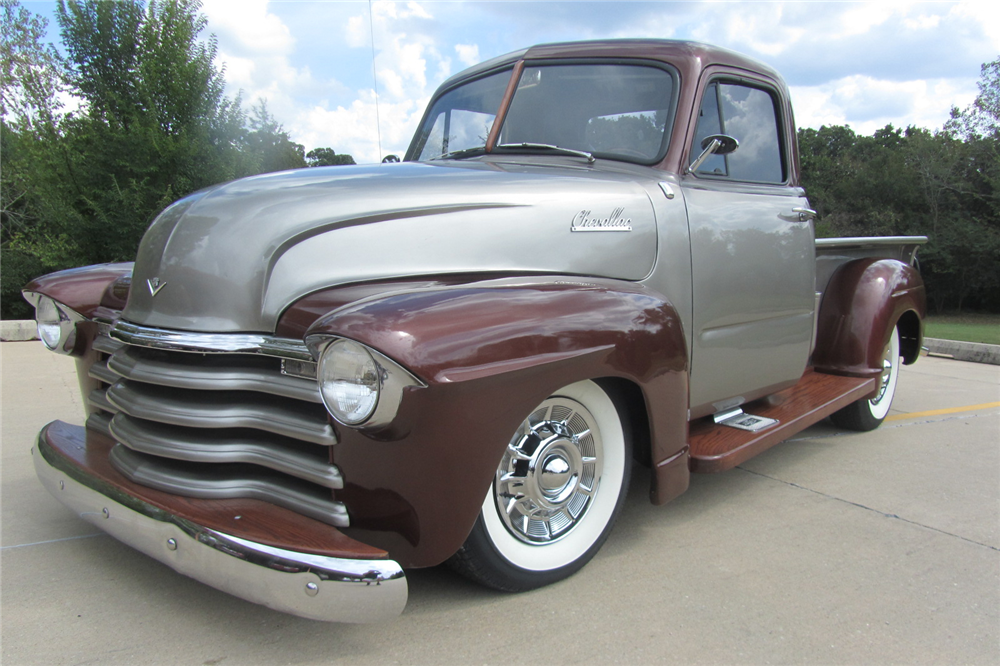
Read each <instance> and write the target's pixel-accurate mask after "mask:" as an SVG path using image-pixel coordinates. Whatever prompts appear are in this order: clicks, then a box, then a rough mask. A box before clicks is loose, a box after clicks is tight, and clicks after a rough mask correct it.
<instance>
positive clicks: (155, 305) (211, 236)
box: [124, 162, 656, 332]
mask: <svg viewBox="0 0 1000 666" xmlns="http://www.w3.org/2000/svg"><path fill="white" fill-rule="evenodd" d="M653 183H654V185H655V181H653ZM653 215H654V214H653V207H652V203H651V202H650V199H649V196H648V195H647V193H646V189H645V188H644V187H642V185H639V184H636V182H635V175H634V174H632V175H630V176H629V177H626V176H625V175H624V174H615V173H610V172H601V171H597V170H595V169H593V168H580V167H572V166H560V167H555V166H538V165H535V166H531V165H511V164H503V165H499V164H491V163H485V162H463V163H461V164H455V163H441V164H414V163H402V164H387V165H377V166H370V167H343V166H340V167H327V168H315V169H300V170H296V171H285V172H281V173H273V174H265V175H261V176H255V177H253V178H246V179H243V180H238V181H234V182H231V183H226V184H224V185H219V186H217V187H214V188H212V189H209V190H204V191H202V192H198V193H195V194H192V195H191V196H189V197H186V198H184V199H182V200H180V201H178V202H176V203H175V204H173V205H172V206H170V207H169V208H167V209H166V210H164V211H163V212H162V213H161V214H160V215H159V217H157V219H156V220H155V221H154V222H153V224H152V225H151V226H150V228H149V230H148V231H147V232H146V235H145V237H144V238H143V240H142V244H141V246H140V248H139V254H138V257H137V258H136V263H135V273H134V276H133V280H132V285H133V286H132V293H131V295H130V297H129V303H128V306H127V307H126V309H125V312H124V317H125V319H127V320H128V321H131V322H134V323H137V324H143V325H146V326H153V327H157V328H168V329H178V330H188V331H205V332H236V331H244V332H249V331H255V332H271V331H273V330H274V327H275V324H276V322H277V320H278V317H279V316H280V315H281V313H282V311H283V310H284V309H285V308H286V307H288V306H289V305H290V304H291V303H293V302H295V301H296V300H297V299H299V298H301V297H302V296H305V295H307V294H309V293H312V292H315V291H317V290H319V289H323V288H326V287H331V286H335V285H341V284H347V283H356V282H365V281H371V280H378V279H383V278H394V277H403V276H421V275H444V274H454V273H483V272H503V273H508V274H509V273H525V274H528V273H556V274H576V275H593V276H602V277H612V278H620V279H624V280H639V279H642V278H644V277H645V276H646V275H648V274H649V272H650V270H651V269H652V267H653V263H654V261H655V259H656V224H655V220H654V217H653ZM608 220H610V222H609V221H608ZM626 224H628V225H630V226H631V230H630V231H622V230H620V229H621V228H622V227H623V226H625V225H626ZM574 226H576V227H577V228H578V229H579V230H589V231H591V233H581V232H580V231H576V232H574V231H571V228H572V227H574ZM595 226H596V227H597V228H598V229H601V228H602V227H603V228H604V230H596V231H595V230H594V227H595ZM610 228H615V229H619V230H616V231H612V230H610Z"/></svg>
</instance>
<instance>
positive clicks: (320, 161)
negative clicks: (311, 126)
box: [306, 148, 398, 167]
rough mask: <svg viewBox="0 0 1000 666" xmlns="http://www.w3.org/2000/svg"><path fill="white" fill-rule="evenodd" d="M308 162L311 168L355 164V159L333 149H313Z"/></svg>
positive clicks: (309, 153) (307, 156) (308, 155)
mask: <svg viewBox="0 0 1000 666" xmlns="http://www.w3.org/2000/svg"><path fill="white" fill-rule="evenodd" d="M306 161H307V162H308V163H309V166H311V167H319V166H340V165H343V164H354V163H355V162H354V158H353V157H351V156H350V155H338V154H337V153H335V152H334V151H333V148H313V149H312V150H310V151H309V152H308V153H306ZM397 161H398V160H397Z"/></svg>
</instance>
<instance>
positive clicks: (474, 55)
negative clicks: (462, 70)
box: [455, 44, 482, 67]
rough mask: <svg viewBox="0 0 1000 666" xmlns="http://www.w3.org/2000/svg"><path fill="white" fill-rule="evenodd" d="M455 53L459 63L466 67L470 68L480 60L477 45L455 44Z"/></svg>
mask: <svg viewBox="0 0 1000 666" xmlns="http://www.w3.org/2000/svg"><path fill="white" fill-rule="evenodd" d="M455 53H457V54H458V59H459V61H460V62H461V63H462V64H463V65H465V66H466V67H472V66H473V65H476V64H478V63H479V62H480V61H481V60H482V59H481V58H480V57H479V45H478V44H455Z"/></svg>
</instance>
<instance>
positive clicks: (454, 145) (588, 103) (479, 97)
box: [413, 63, 674, 164]
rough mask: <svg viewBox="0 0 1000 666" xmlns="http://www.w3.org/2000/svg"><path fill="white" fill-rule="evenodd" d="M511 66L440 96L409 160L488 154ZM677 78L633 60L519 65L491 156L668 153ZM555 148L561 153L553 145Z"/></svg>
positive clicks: (639, 157)
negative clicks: (517, 154) (486, 151)
mask: <svg viewBox="0 0 1000 666" xmlns="http://www.w3.org/2000/svg"><path fill="white" fill-rule="evenodd" d="M510 75H511V70H504V71H501V72H497V73H495V74H491V75H489V76H485V77H483V78H480V79H476V80H473V81H470V82H468V83H466V84H463V85H461V86H459V87H457V88H453V89H451V90H449V91H448V92H446V93H445V94H444V95H442V96H441V97H439V98H438V100H437V101H436V102H435V103H434V106H433V107H432V109H431V112H430V113H429V114H428V115H427V118H426V119H425V121H424V125H423V126H422V127H421V129H420V132H419V133H418V134H417V142H416V143H415V145H414V148H415V150H414V155H413V158H414V159H417V160H432V159H447V158H452V159H461V158H463V157H473V156H476V155H481V154H483V153H485V148H486V140H487V137H488V136H489V134H490V130H491V129H492V128H493V123H494V121H495V120H496V114H497V112H498V110H499V108H500V104H501V101H502V100H503V94H504V91H505V89H506V88H507V83H508V81H509V79H510ZM673 99H674V77H673V76H672V75H671V73H670V72H669V71H667V70H665V69H662V68H660V67H655V66H646V65H633V64H601V63H588V64H557V65H542V66H527V67H525V68H524V69H523V70H522V73H521V78H520V80H519V81H518V84H517V89H516V91H515V92H514V97H513V99H512V101H511V104H510V109H509V110H508V112H507V115H506V117H505V119H504V121H503V123H504V124H503V127H502V128H501V130H500V134H499V138H498V140H497V144H496V146H495V147H494V151H493V152H494V153H501V154H502V153H507V152H517V153H539V152H541V153H550V154H570V151H579V152H582V153H589V154H592V155H594V156H595V157H603V158H610V159H619V160H625V161H629V162H639V163H643V164H652V163H653V162H656V161H658V160H659V159H660V158H662V156H663V155H664V153H666V150H667V141H668V139H669V132H668V128H669V127H670V121H671V120H672V113H673ZM557 149H558V150H557Z"/></svg>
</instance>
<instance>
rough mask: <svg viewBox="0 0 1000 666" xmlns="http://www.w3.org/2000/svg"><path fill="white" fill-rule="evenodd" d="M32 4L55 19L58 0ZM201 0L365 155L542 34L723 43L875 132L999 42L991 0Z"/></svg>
mask: <svg viewBox="0 0 1000 666" xmlns="http://www.w3.org/2000/svg"><path fill="white" fill-rule="evenodd" d="M22 4H23V5H24V6H25V7H27V8H28V9H30V10H31V11H33V12H36V13H40V14H42V15H44V16H47V17H49V18H50V22H51V25H50V33H51V34H52V35H53V36H55V35H56V34H57V32H58V30H57V27H56V26H55V19H54V16H53V14H54V6H55V3H54V2H23V3H22ZM203 11H204V13H205V14H206V16H207V17H208V31H209V32H211V33H214V34H215V35H216V37H217V38H218V42H219V56H220V57H219V62H220V64H224V65H225V68H226V80H227V85H228V88H229V94H230V95H233V96H235V95H236V94H237V93H241V94H242V98H243V100H244V103H245V104H246V106H249V104H251V103H253V102H256V101H257V100H260V99H266V100H267V104H268V108H269V110H270V111H271V113H272V114H273V115H274V116H275V117H276V118H277V119H278V121H279V122H281V123H282V124H283V126H284V127H285V129H286V130H287V131H288V132H289V134H290V135H291V137H292V139H293V140H294V141H297V142H299V143H302V144H303V145H305V147H306V150H309V149H311V148H315V147H320V146H329V147H332V148H333V149H334V150H336V151H337V152H338V153H350V154H352V155H353V156H354V158H355V159H356V160H357V161H358V162H374V161H378V160H379V159H381V157H382V156H383V155H386V154H389V153H397V154H401V153H402V152H404V151H405V149H406V146H407V144H408V143H409V138H410V136H411V135H412V133H413V131H414V129H415V127H416V124H417V122H418V121H419V119H420V115H421V113H422V111H423V108H424V106H425V104H426V103H427V100H428V98H429V97H430V95H431V94H432V93H433V91H434V89H435V88H436V87H437V85H438V84H440V83H441V82H442V81H443V80H444V79H445V78H447V77H448V76H450V75H451V74H454V73H456V72H459V71H461V70H462V69H464V68H465V67H467V66H468V65H471V64H475V63H477V62H480V61H482V60H486V59H488V58H492V57H494V56H497V55H500V54H503V53H507V52H510V51H514V50H516V49H519V48H523V47H525V46H530V45H531V44H537V43H542V42H553V41H566V40H577V39H599V38H615V37H657V38H668V39H693V40H697V41H703V42H708V43H711V44H716V45H719V46H724V47H727V48H730V49H733V50H736V51H740V52H743V53H746V54H748V55H751V56H753V57H756V58H758V59H760V60H762V61H764V62H766V63H768V64H770V65H772V66H773V67H775V68H776V69H777V70H778V71H780V72H782V74H784V76H785V78H786V80H787V82H788V84H789V86H790V87H791V90H792V100H793V103H794V105H795V113H796V120H797V121H798V124H799V126H805V127H819V126H821V125H824V124H825V125H831V124H837V125H843V124H846V125H850V126H851V127H852V128H854V130H855V131H857V132H860V133H864V134H870V133H872V132H873V131H875V130H876V129H878V128H880V127H884V126H885V125H886V124H888V123H892V124H893V125H895V126H897V127H906V126H908V125H916V126H919V127H925V128H928V129H932V130H933V129H939V128H940V127H941V126H942V124H943V123H944V122H945V121H946V120H947V118H948V112H949V109H950V108H951V107H952V106H958V107H965V106H967V105H968V104H969V103H970V102H971V101H972V100H973V99H974V98H975V95H976V92H977V88H976V82H977V81H978V80H979V73H980V66H981V65H982V64H983V63H985V62H988V61H991V60H994V59H995V58H997V57H998V56H1000V3H996V2H995V1H992V2H991V1H986V2H982V1H972V2H664V1H658V2H611V1H603V2H602V1H595V2H579V1H572V0H566V1H550V2H546V1H518V0H505V1H485V0H484V1H477V0H466V1H460V2H456V1H443V0H440V1H438V0H434V1H422V2H389V1H385V0H373V1H372V2H370V3H369V2H368V1H367V0H361V1H354V0H343V1H332V0H325V1H321V0H204V6H203ZM373 38H374V40H373ZM373 43H374V62H375V67H374V68H373V66H372V57H373V48H372V47H373ZM373 70H374V72H377V78H376V77H375V76H373ZM376 83H377V89H378V105H377V109H376V104H375V98H376V95H375V88H376ZM376 119H377V120H376ZM380 142H381V146H380Z"/></svg>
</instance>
